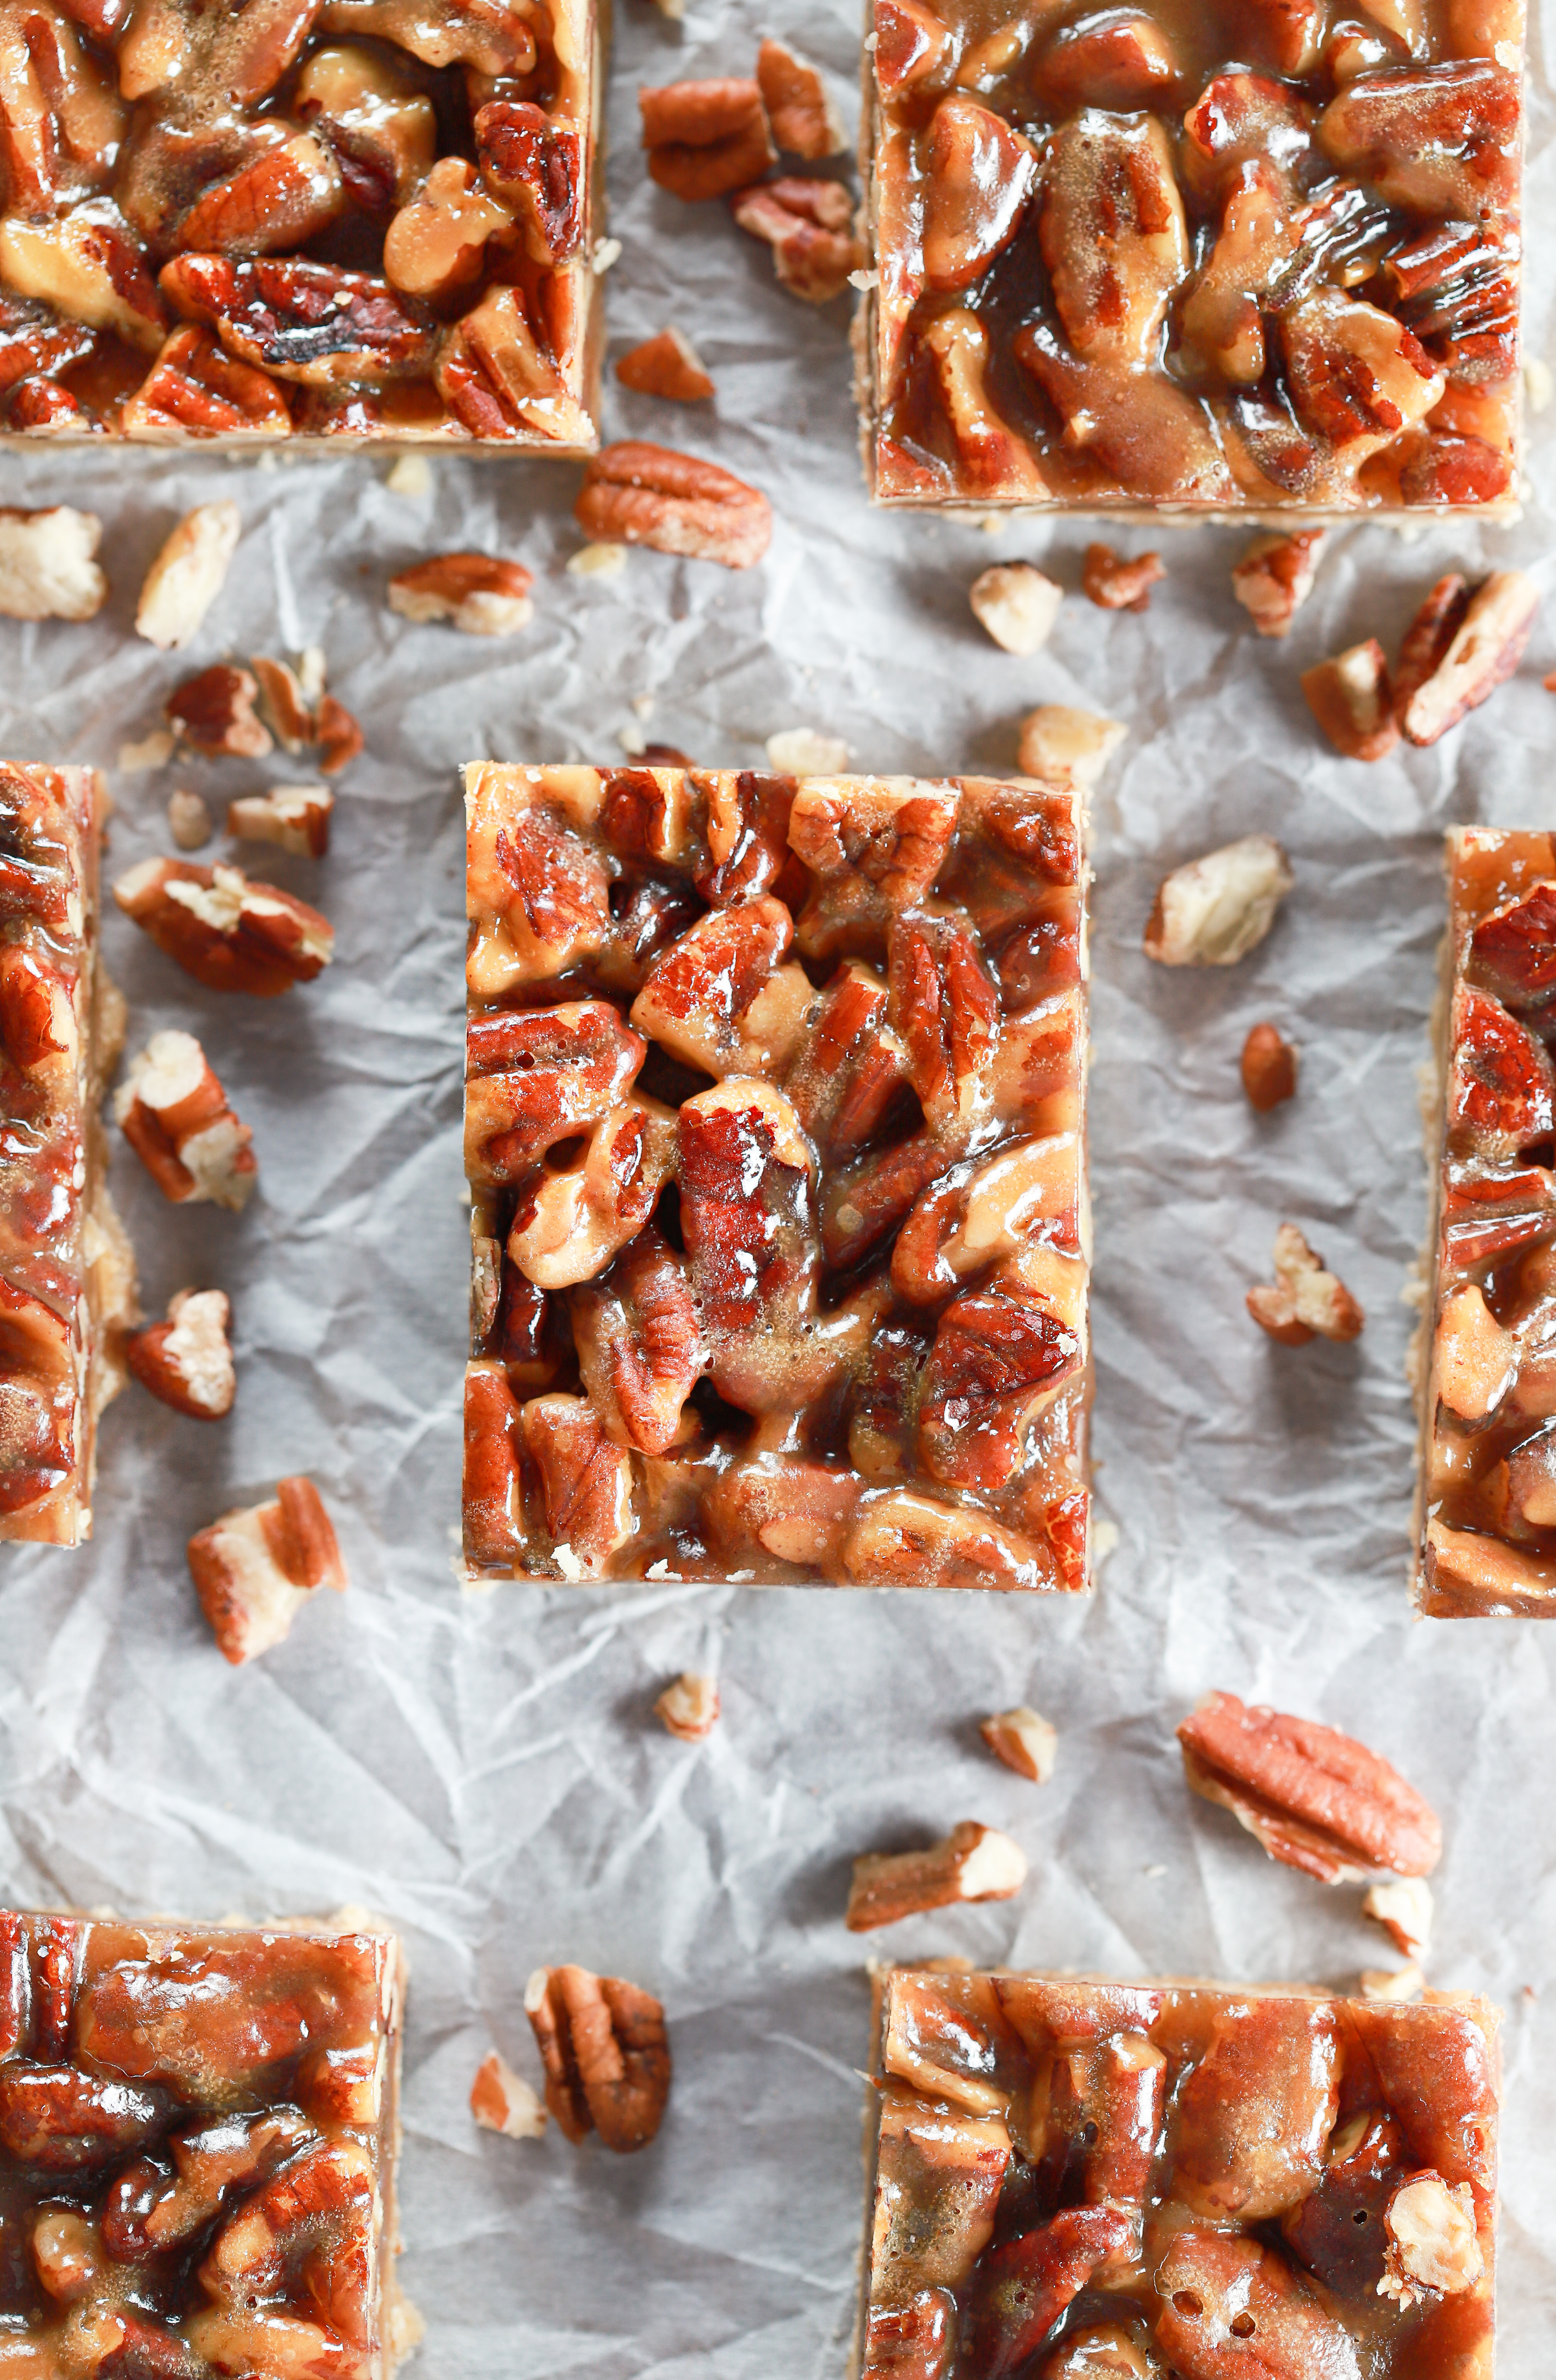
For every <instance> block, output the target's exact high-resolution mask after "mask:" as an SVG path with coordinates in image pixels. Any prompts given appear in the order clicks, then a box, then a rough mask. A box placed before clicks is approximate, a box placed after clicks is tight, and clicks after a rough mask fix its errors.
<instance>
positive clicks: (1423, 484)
mask: <svg viewBox="0 0 1556 2380" xmlns="http://www.w3.org/2000/svg"><path fill="white" fill-rule="evenodd" d="M1512 485H1513V457H1512V455H1510V454H1507V453H1505V452H1504V451H1503V450H1502V449H1501V447H1497V446H1489V445H1487V443H1486V442H1485V440H1484V439H1482V438H1467V437H1466V438H1457V437H1453V436H1450V435H1447V434H1445V433H1442V432H1440V431H1429V432H1428V435H1427V437H1426V439H1425V441H1424V442H1423V443H1422V444H1421V446H1420V447H1419V448H1418V449H1417V450H1416V453H1415V454H1413V455H1411V457H1410V459H1409V461H1408V462H1407V463H1406V464H1405V465H1404V468H1403V469H1402V470H1401V472H1400V475H1399V492H1400V497H1401V500H1402V502H1404V504H1494V503H1495V502H1496V500H1497V498H1498V497H1499V496H1503V495H1506V493H1507V492H1508V490H1509V489H1510V488H1511V487H1512Z"/></svg>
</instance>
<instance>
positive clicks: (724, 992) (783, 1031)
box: [631, 892, 815, 1079]
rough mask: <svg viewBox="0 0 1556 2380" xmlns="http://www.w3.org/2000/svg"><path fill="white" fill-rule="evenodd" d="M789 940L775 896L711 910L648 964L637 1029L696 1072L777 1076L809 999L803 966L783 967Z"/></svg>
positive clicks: (637, 1004) (790, 929)
mask: <svg viewBox="0 0 1556 2380" xmlns="http://www.w3.org/2000/svg"><path fill="white" fill-rule="evenodd" d="M793 940H794V920H793V919H792V917H790V916H789V913H788V911H787V909H785V908H784V904H783V903H782V901H777V900H774V899H773V897H772V894H771V893H768V892H764V893H762V894H761V895H760V898H758V899H757V900H754V901H744V902H741V903H740V904H739V905H737V906H735V908H731V909H710V910H708V911H707V912H706V913H705V914H704V915H703V916H702V917H699V918H698V920H697V922H696V924H695V925H694V926H692V927H690V928H689V929H687V932H686V933H684V934H683V935H681V937H680V939H679V940H678V941H674V942H672V943H671V944H670V945H669V947H668V949H666V950H663V951H662V952H661V953H660V954H659V956H658V957H657V958H656V959H655V960H654V961H653V964H652V965H651V966H650V968H649V972H648V974H647V976H646V977H644V981H643V989H642V990H641V991H640V992H639V993H638V997H637V999H636V1000H635V1001H634V1002H633V1003H632V1008H631V1017H632V1022H633V1024H634V1025H635V1026H637V1027H638V1031H639V1032H640V1033H646V1034H648V1035H649V1036H650V1038H652V1039H653V1040H655V1041H657V1042H658V1043H659V1044H660V1047H661V1048H662V1049H664V1050H669V1052H670V1054H671V1055H672V1057H675V1058H678V1059H679V1060H680V1061H681V1062H682V1063H683V1064H684V1065H687V1066H693V1067H696V1068H697V1069H698V1071H699V1073H701V1074H705V1075H713V1076H715V1077H716V1078H720V1079H722V1078H723V1077H724V1076H726V1075H782V1074H783V1072H784V1069H785V1068H786V1067H787V1066H788V1064H789V1063H790V1062H791V1060H792V1059H793V1058H794V1056H795V1053H796V1050H797V1048H798V1046H799V1042H800V1038H801V1034H802V1031H803V1027H804V1024H805V1019H806V1015H807V1014H808V1010H809V1008H810V1005H811V1002H813V1000H814V998H815V994H814V992H813V991H812V990H811V986H810V980H809V977H808V976H807V975H806V973H805V970H804V968H803V967H801V966H799V965H796V964H794V963H793V962H791V963H790V964H789V965H780V964H779V963H780V961H781V960H782V959H783V958H784V953H786V952H787V950H788V948H789V946H790V944H791V942H792V941H793Z"/></svg>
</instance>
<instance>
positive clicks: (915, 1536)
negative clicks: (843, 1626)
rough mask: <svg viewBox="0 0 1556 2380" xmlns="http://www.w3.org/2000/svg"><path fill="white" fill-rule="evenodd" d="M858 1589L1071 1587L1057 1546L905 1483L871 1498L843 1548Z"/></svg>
mask: <svg viewBox="0 0 1556 2380" xmlns="http://www.w3.org/2000/svg"><path fill="white" fill-rule="evenodd" d="M843 1567H844V1570H845V1573H846V1574H847V1576H848V1577H849V1578H851V1579H853V1580H854V1582H855V1583H856V1585H859V1586H909V1587H912V1586H942V1587H964V1586H978V1587H997V1588H1001V1589H1003V1590H1006V1591H1011V1590H1015V1589H1025V1590H1027V1591H1029V1592H1030V1591H1050V1590H1053V1589H1063V1588H1065V1587H1067V1586H1069V1585H1072V1584H1080V1583H1083V1582H1079V1581H1076V1582H1072V1581H1071V1580H1070V1578H1069V1577H1068V1576H1067V1575H1066V1573H1065V1570H1064V1565H1063V1563H1062V1562H1061V1561H1060V1560H1059V1559H1058V1557H1057V1555H1056V1554H1055V1552H1054V1550H1053V1548H1052V1546H1051V1545H1049V1544H1047V1543H1044V1542H1042V1541H1039V1539H1037V1538H1034V1537H1027V1536H1021V1535H1020V1534H1019V1533H1018V1532H1017V1531H1016V1530H1015V1529H1010V1528H1007V1527H1006V1526H1005V1525H1004V1524H1003V1523H1002V1522H998V1521H995V1520H993V1519H991V1516H990V1515H989V1514H988V1513H987V1512H980V1511H979V1509H978V1508H977V1507H976V1506H973V1505H967V1504H942V1503H940V1502H939V1501H937V1500H935V1499H934V1498H932V1497H930V1496H922V1495H919V1494H918V1493H916V1492H915V1491H914V1490H912V1489H910V1488H890V1489H888V1490H887V1491H886V1492H885V1493H884V1494H881V1495H880V1496H876V1497H867V1498H866V1499H865V1500H864V1502H863V1503H862V1504H861V1505H860V1507H859V1510H858V1512H857V1515H856V1517H855V1520H854V1524H853V1526H852V1528H851V1529H850V1530H849V1532H848V1535H847V1536H846V1538H845V1540H844V1547H843Z"/></svg>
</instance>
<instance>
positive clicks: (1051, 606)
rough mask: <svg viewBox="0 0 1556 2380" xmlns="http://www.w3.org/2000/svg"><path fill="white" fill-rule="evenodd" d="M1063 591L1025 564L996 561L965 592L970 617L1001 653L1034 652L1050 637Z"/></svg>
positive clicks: (1031, 566) (980, 573)
mask: <svg viewBox="0 0 1556 2380" xmlns="http://www.w3.org/2000/svg"><path fill="white" fill-rule="evenodd" d="M967 601H968V602H969V603H970V604H971V605H972V608H973V617H974V618H975V619H976V620H977V621H978V622H979V625H980V626H982V627H983V628H985V629H986V630H987V631H988V633H989V635H990V636H991V637H992V638H993V640H994V642H995V643H996V644H997V645H998V646H999V647H1000V649H1001V650H1002V651H1003V652H1007V653H1035V652H1036V651H1037V650H1038V649H1039V646H1040V645H1046V644H1047V642H1048V640H1049V638H1050V637H1051V636H1052V634H1053V624H1054V622H1055V621H1056V620H1057V619H1058V617H1059V606H1060V604H1061V603H1062V602H1063V601H1064V589H1063V588H1062V587H1058V586H1056V585H1055V584H1054V582H1053V580H1052V578H1045V577H1043V574H1042V572H1041V571H1040V570H1038V569H1036V568H1034V566H1033V565H1032V564H1031V563H1029V562H997V563H995V564H994V565H993V567H992V568H991V569H989V570H984V571H980V572H979V576H978V577H976V578H975V579H974V580H973V583H972V586H971V588H970V589H969V590H968V595H967Z"/></svg>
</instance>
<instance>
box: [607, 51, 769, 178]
mask: <svg viewBox="0 0 1556 2380" xmlns="http://www.w3.org/2000/svg"><path fill="white" fill-rule="evenodd" d="M638 108H639V110H640V112H641V115H642V118H643V147H644V150H645V151H646V152H647V154H648V160H649V174H650V178H651V179H652V180H654V181H656V182H657V183H658V184H659V186H660V188H662V189H665V190H670V191H673V192H674V193H675V197H676V198H678V199H688V200H697V199H719V198H723V197H724V196H725V194H726V193H727V192H729V191H731V190H738V189H741V188H744V187H745V186H746V184H747V183H748V182H754V181H756V180H758V179H759V178H760V176H762V175H763V174H765V173H766V172H767V170H768V167H769V166H770V165H772V164H774V163H775V162H776V159H777V155H778V152H777V151H776V150H775V149H774V147H773V145H772V133H771V132H770V130H769V128H768V122H767V110H766V108H765V106H764V105H763V104H762V95H761V92H760V89H759V88H758V86H757V84H756V83H755V82H748V81H743V80H741V79H738V78H735V77H725V78H723V79H713V80H711V81H708V82H672V83H666V84H664V85H663V86H662V88H661V89H659V90H658V91H649V90H646V89H639V91H638Z"/></svg>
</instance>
